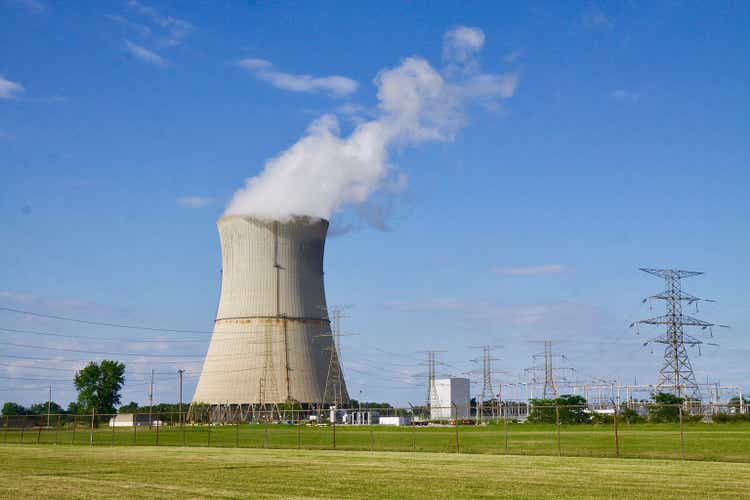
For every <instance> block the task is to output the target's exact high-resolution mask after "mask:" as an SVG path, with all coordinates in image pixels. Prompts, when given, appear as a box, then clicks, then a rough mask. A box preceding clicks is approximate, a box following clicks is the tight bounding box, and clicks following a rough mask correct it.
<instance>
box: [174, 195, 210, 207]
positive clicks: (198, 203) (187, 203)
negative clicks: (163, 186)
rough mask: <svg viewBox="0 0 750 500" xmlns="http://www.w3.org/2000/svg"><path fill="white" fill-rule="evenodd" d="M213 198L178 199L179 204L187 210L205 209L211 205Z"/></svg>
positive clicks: (191, 197)
mask: <svg viewBox="0 0 750 500" xmlns="http://www.w3.org/2000/svg"><path fill="white" fill-rule="evenodd" d="M211 201H212V200H211V198H206V197H204V196H182V197H180V198H177V203H178V204H179V205H181V206H183V207H187V208H203V207H206V206H208V205H210V204H211Z"/></svg>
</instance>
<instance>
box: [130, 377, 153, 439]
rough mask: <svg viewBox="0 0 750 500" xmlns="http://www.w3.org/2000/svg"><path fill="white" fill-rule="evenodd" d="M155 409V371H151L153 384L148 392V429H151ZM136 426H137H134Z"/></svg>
mask: <svg viewBox="0 0 750 500" xmlns="http://www.w3.org/2000/svg"><path fill="white" fill-rule="evenodd" d="M153 408H154V369H153V368H152V369H151V384H150V385H149V390H148V427H149V429H150V428H151V422H152V418H151V414H152V412H153ZM134 425H135V424H134Z"/></svg>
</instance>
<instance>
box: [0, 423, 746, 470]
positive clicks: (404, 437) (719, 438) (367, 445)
mask: <svg viewBox="0 0 750 500" xmlns="http://www.w3.org/2000/svg"><path fill="white" fill-rule="evenodd" d="M506 429H507V434H506ZM89 431H90V430H89V428H87V427H86V426H84V425H81V426H79V427H77V428H76V429H75V432H74V431H73V428H72V427H70V426H67V427H66V426H60V427H59V428H56V427H55V426H52V427H49V428H46V427H41V428H31V427H30V428H26V429H23V430H21V429H3V430H2V434H1V435H0V443H8V444H11V443H22V444H36V443H37V442H39V443H40V444H55V443H56V444H61V445H62V444H76V445H85V446H87V445H89V444H90V442H91V438H92V436H93V444H94V445H95V446H101V445H106V446H109V445H113V444H115V445H138V446H153V445H156V444H157V441H158V445H159V446H180V445H183V444H184V445H187V446H193V447H198V446H200V447H212V448H213V447H224V448H232V447H242V448H293V449H296V448H298V447H299V448H300V449H313V450H315V449H331V448H333V429H332V428H331V427H309V426H294V425H281V424H267V425H259V424H243V425H240V426H239V427H236V426H234V425H226V426H215V425H214V426H211V428H210V429H209V427H208V426H205V425H203V426H185V427H184V428H182V429H181V428H180V427H168V426H165V427H163V428H161V429H158V430H157V429H156V428H153V429H148V428H145V427H139V428H136V429H133V428H132V427H131V428H126V427H121V428H116V429H114V430H113V429H111V428H107V427H106V426H102V427H100V428H98V429H96V430H94V432H93V433H90V432H89ZM456 431H457V429H456V428H455V427H411V428H410V427H400V428H397V427H385V426H372V427H368V426H341V425H340V426H337V427H336V449H338V450H360V451H362V450H364V451H370V450H372V451H412V450H413V451H421V452H441V453H455V452H456V451H457V450H458V451H460V452H461V453H463V454H467V453H477V454H479V453H481V454H513V455H551V456H555V455H558V452H559V454H561V455H563V456H580V457H614V456H615V440H614V432H613V429H612V426H607V425H586V424H582V425H568V426H565V425H564V426H561V428H560V446H559V450H558V442H557V429H556V428H555V426H554V425H543V424H509V425H508V426H507V428H506V427H505V426H503V425H489V426H476V427H475V426H459V427H458V439H457V437H456ZM683 435H684V453H683V446H682V445H681V441H680V432H679V426H678V425H677V424H634V425H621V426H620V428H619V452H620V457H624V458H672V459H681V458H683V457H684V458H687V459H691V460H713V461H732V462H750V424H704V423H690V424H685V425H684V433H683ZM506 438H507V439H506ZM457 441H458V442H457Z"/></svg>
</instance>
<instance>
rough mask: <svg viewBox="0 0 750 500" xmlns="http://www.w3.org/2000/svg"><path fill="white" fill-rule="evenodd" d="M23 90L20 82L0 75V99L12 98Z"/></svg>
mask: <svg viewBox="0 0 750 500" xmlns="http://www.w3.org/2000/svg"><path fill="white" fill-rule="evenodd" d="M24 90H26V89H25V88H24V87H23V85H21V84H20V83H16V82H12V81H10V80H7V79H5V78H3V76H2V75H0V99H14V98H15V97H16V95H17V94H20V93H21V92H23V91H24Z"/></svg>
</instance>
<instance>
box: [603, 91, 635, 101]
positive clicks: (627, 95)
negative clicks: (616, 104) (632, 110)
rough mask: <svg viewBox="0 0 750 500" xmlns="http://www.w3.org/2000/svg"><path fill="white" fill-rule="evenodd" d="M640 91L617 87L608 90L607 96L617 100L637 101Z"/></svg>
mask: <svg viewBox="0 0 750 500" xmlns="http://www.w3.org/2000/svg"><path fill="white" fill-rule="evenodd" d="M641 95H642V94H641V93H640V92H633V91H632V90H625V89H617V90H613V91H612V92H610V94H609V97H611V98H612V99H616V100H618V101H630V102H638V101H639V100H640V98H641Z"/></svg>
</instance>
